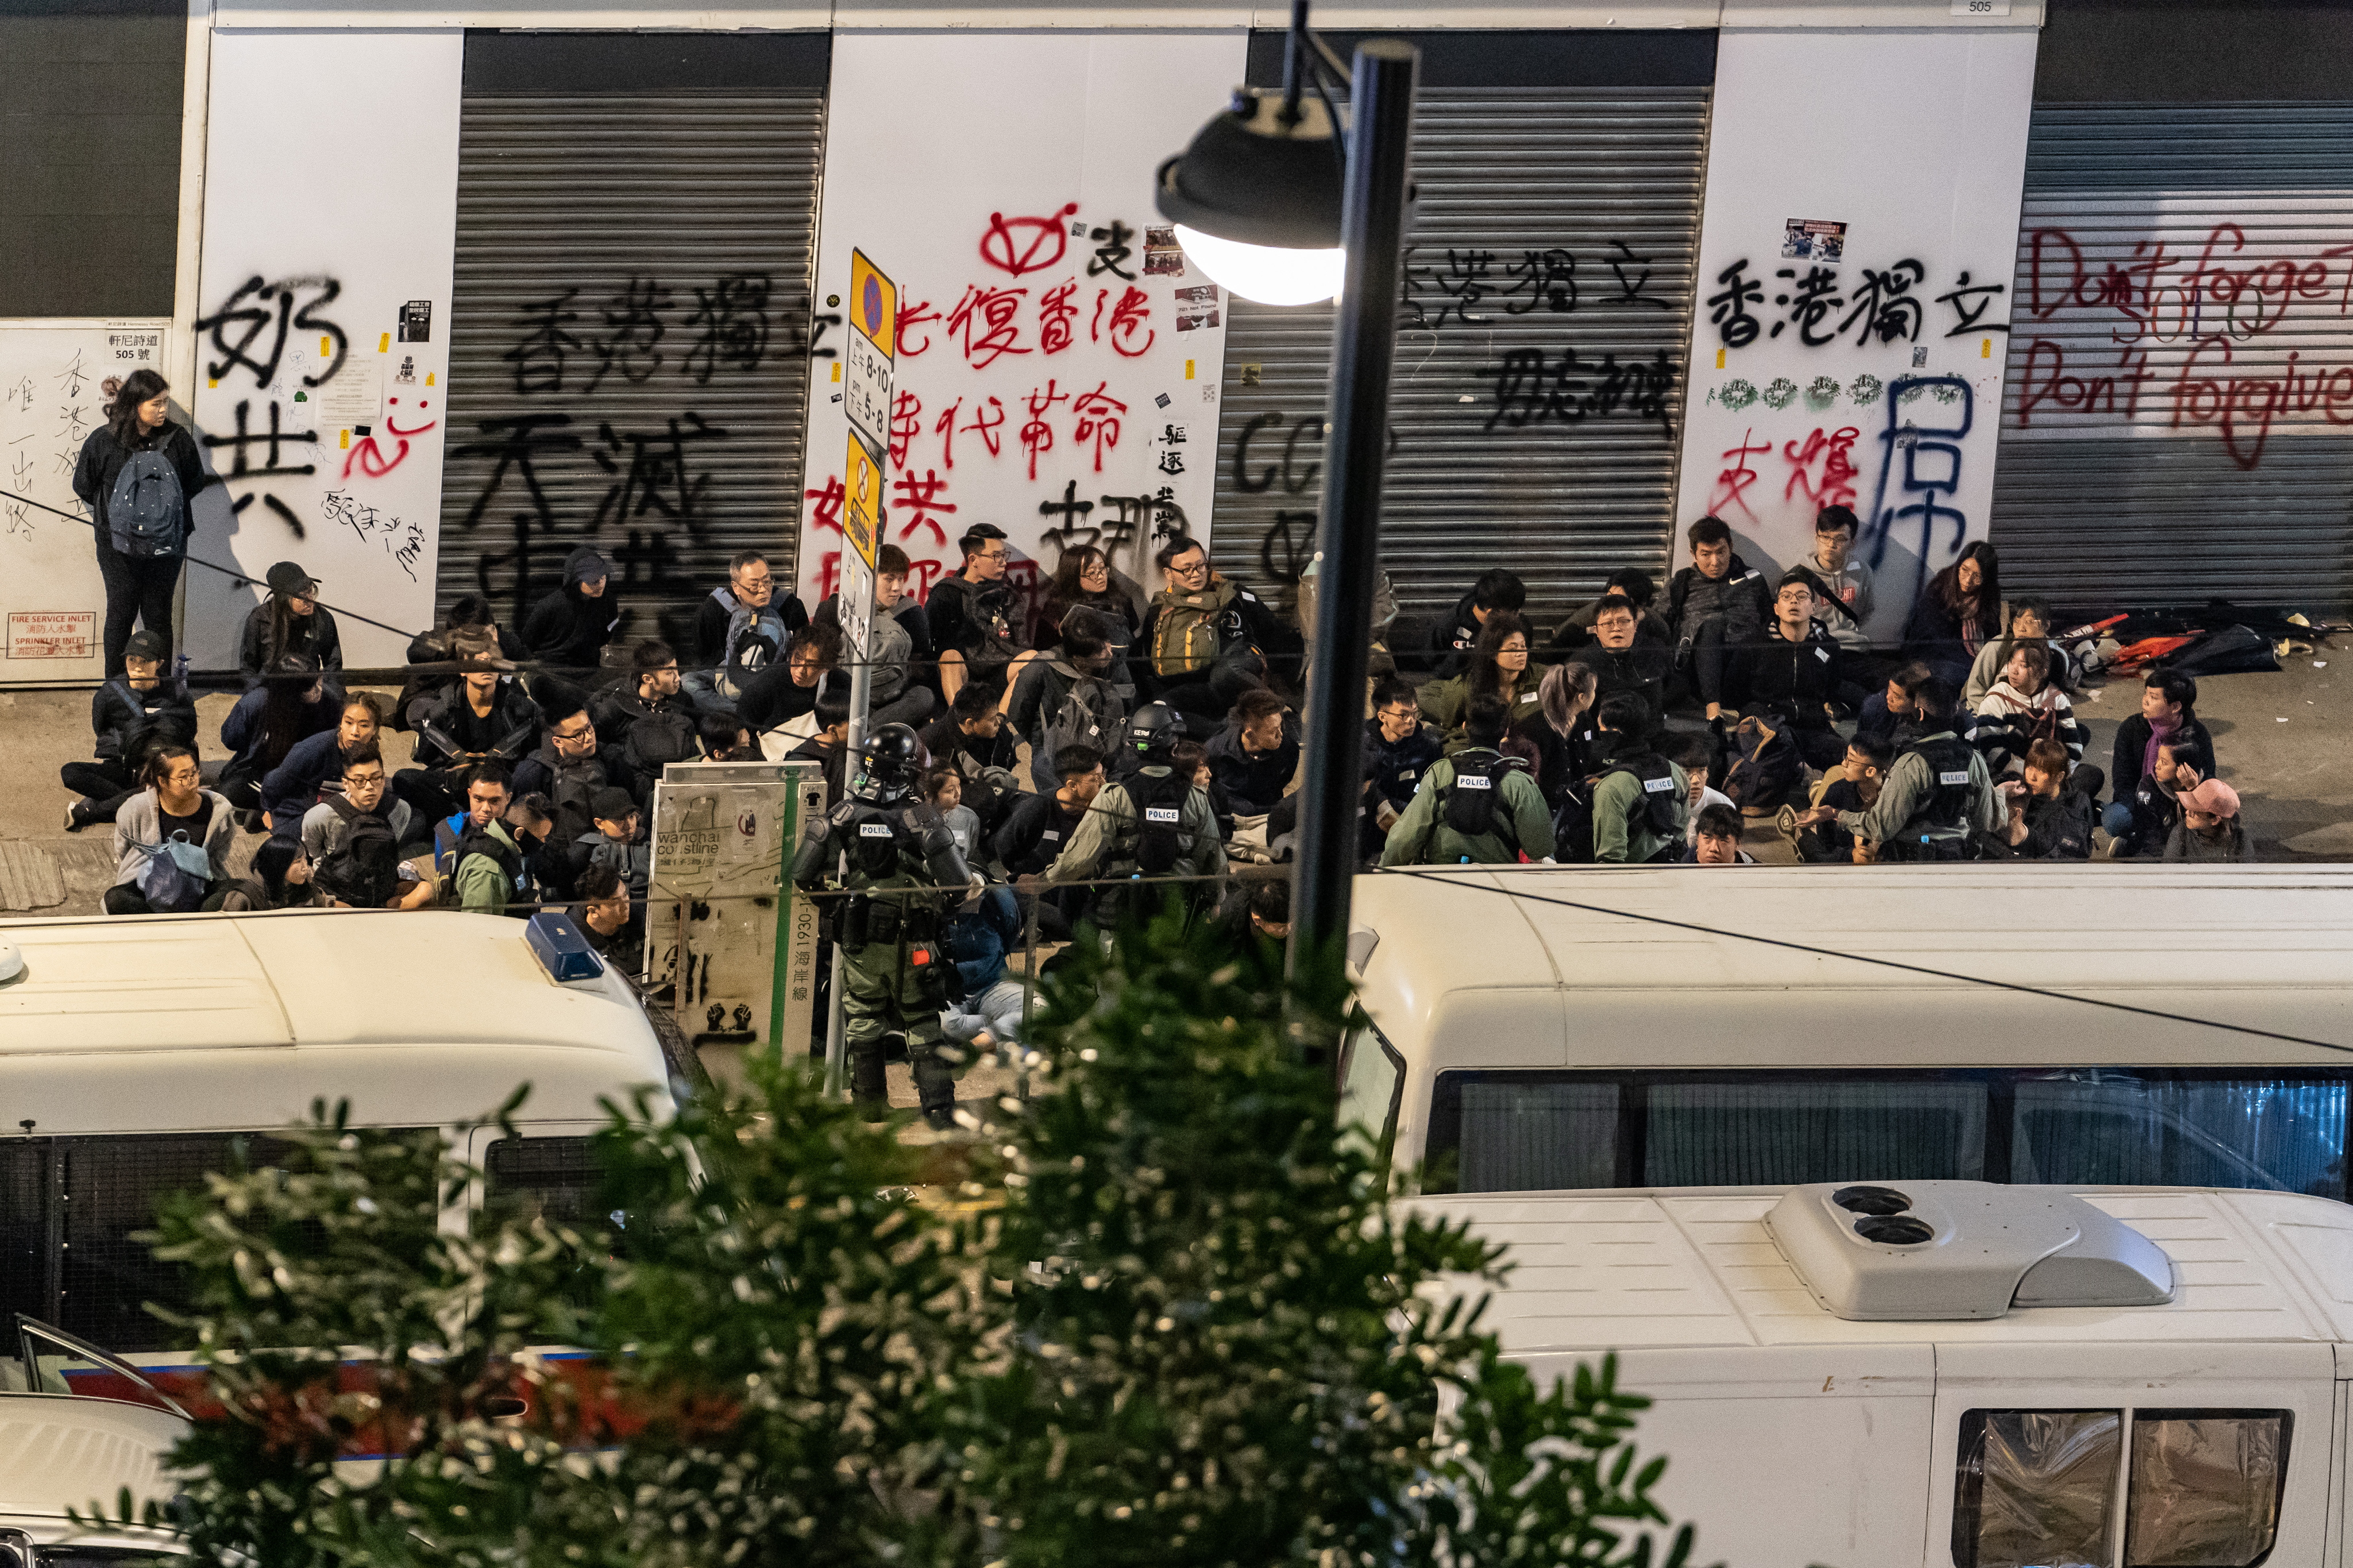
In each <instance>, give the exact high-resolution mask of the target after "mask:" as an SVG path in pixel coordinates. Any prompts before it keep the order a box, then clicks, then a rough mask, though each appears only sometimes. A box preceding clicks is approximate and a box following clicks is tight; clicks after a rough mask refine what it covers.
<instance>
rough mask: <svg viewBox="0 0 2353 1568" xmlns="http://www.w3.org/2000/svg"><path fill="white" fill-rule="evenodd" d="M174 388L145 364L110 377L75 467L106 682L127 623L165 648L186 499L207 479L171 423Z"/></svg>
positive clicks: (187, 527) (184, 434)
mask: <svg viewBox="0 0 2353 1568" xmlns="http://www.w3.org/2000/svg"><path fill="white" fill-rule="evenodd" d="M171 390H172V389H171V387H170V385H169V384H167V383H166V382H165V381H164V378H163V377H162V376H160V375H157V374H155V373H154V372H153V371H152V370H134V371H132V373H131V374H129V375H128V376H125V377H123V378H122V379H121V380H120V381H116V380H114V379H112V378H111V377H110V378H109V379H108V380H107V382H106V383H105V391H106V394H107V395H108V397H109V398H111V402H109V403H108V404H107V405H106V425H105V427H104V428H102V429H98V430H93V431H91V432H90V439H89V440H87V441H84V442H83V443H82V446H81V461H80V462H79V463H77V464H76V465H75V466H74V477H73V489H74V494H76V495H78V496H79V497H80V498H81V500H82V504H83V505H85V506H87V507H89V508H90V517H91V519H92V520H93V521H95V523H96V525H97V527H96V530H95V531H96V532H97V535H98V574H99V576H100V577H101V578H102V579H104V581H105V583H106V673H107V675H108V676H109V677H110V678H111V677H113V676H117V675H120V674H121V673H122V648H123V645H124V644H126V643H128V642H129V641H130V640H131V628H132V624H133V623H134V622H136V623H138V624H140V625H143V626H146V628H147V629H148V630H149V631H152V632H153V633H154V634H155V635H156V636H158V637H162V638H163V639H164V647H165V649H166V650H167V652H168V650H169V649H170V647H172V645H173V637H172V591H173V590H174V588H175V587H177V586H178V585H179V581H180V566H181V563H183V562H185V560H186V559H187V553H188V535H189V534H190V533H191V532H192V531H194V529H195V515H194V513H193V512H192V511H191V510H190V507H189V503H190V502H191V501H192V500H195V494H196V492H197V491H198V490H200V489H204V488H205V487H206V485H208V484H211V483H212V482H213V476H212V475H210V474H207V473H206V472H205V466H204V463H203V461H202V460H201V459H200V458H198V456H197V454H196V438H195V437H194V436H192V435H190V434H189V433H188V431H187V429H186V427H185V426H179V425H174V424H173V423H172V422H171V418H170V414H171V398H170V397H169V396H168V394H169V393H170V392H171Z"/></svg>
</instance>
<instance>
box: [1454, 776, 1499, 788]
mask: <svg viewBox="0 0 2353 1568" xmlns="http://www.w3.org/2000/svg"><path fill="white" fill-rule="evenodd" d="M1454 782H1455V784H1458V785H1460V786H1461V788H1463V789H1493V788H1494V787H1495V781H1494V780H1493V779H1491V778H1489V777H1488V776H1487V775H1486V774H1485V773H1464V774H1463V775H1462V776H1461V777H1460V778H1458V779H1456V780H1455V781H1454Z"/></svg>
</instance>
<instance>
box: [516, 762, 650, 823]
mask: <svg viewBox="0 0 2353 1568" xmlns="http://www.w3.org/2000/svg"><path fill="white" fill-rule="evenodd" d="M559 782H561V783H564V784H572V785H577V786H578V787H577V789H576V790H575V792H574V793H576V794H585V795H594V794H596V791H598V790H600V789H605V788H608V787H609V788H612V789H625V790H628V792H629V794H630V795H631V797H632V798H634V797H635V796H636V795H637V793H638V792H637V788H636V785H637V780H636V779H634V778H632V777H631V776H630V775H629V770H628V766H627V765H626V764H624V763H622V761H621V754H620V753H619V752H608V751H607V750H605V748H604V747H603V746H602V745H601V744H600V745H599V746H598V747H597V748H596V752H595V754H594V755H591V756H586V757H576V758H559V757H557V756H556V754H555V742H554V741H542V742H540V743H539V749H538V750H537V751H534V752H532V753H531V755H529V756H527V757H525V758H524V759H523V760H522V762H520V763H516V764H515V771H514V793H515V797H516V798H517V799H521V798H522V796H524V795H546V796H547V797H548V798H549V799H550V800H553V801H555V802H556V804H557V805H563V804H565V802H564V801H563V800H560V799H558V798H557V784H559ZM645 804H646V803H645V802H644V801H642V800H639V801H638V805H639V806H640V807H643V806H644V805H645ZM556 820H557V827H558V831H557V832H556V833H555V834H554V835H553V836H552V837H553V838H554V842H556V843H557V844H570V843H572V842H573V841H574V840H575V839H577V838H578V837H580V835H581V834H583V833H586V831H588V826H583V825H575V824H573V823H569V822H565V820H564V819H563V816H562V815H561V814H560V813H559V814H558V816H557V819H556Z"/></svg>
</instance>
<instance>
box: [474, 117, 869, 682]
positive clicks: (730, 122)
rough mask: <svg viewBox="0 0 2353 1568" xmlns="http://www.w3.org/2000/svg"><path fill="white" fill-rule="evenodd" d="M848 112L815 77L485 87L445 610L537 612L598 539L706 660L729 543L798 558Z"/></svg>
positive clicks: (628, 586) (786, 562)
mask: <svg viewBox="0 0 2353 1568" xmlns="http://www.w3.org/2000/svg"><path fill="white" fill-rule="evenodd" d="M824 125H825V99H824V94H823V92H822V91H820V90H815V89H802V90H788V89H777V90H767V89H763V90H757V91H738V90H729V91H691V90H670V91H662V92H658V93H649V94H626V93H596V94H587V95H565V94H559V93H500V94H496V95H474V94H471V93H470V94H469V96H468V98H467V99H466V100H465V104H464V109H463V115H462V132H461V142H460V146H459V176H458V258H457V287H456V296H455V306H454V309H453V310H452V312H451V314H452V317H453V320H452V321H451V323H450V374H449V382H450V386H449V395H450V402H449V409H450V416H451V420H452V434H451V442H450V449H449V458H448V468H447V469H446V472H445V476H444V479H443V483H442V509H441V522H442V528H441V564H440V594H439V602H440V605H441V606H442V607H443V608H444V609H446V608H447V607H448V603H449V601H450V600H451V599H452V598H453V597H455V596H456V595H459V594H464V593H470V592H486V593H488V594H490V595H491V600H492V603H493V605H495V606H496V609H497V613H498V614H499V615H500V616H501V618H502V619H503V618H504V617H507V616H513V617H515V619H516V620H520V618H521V616H522V611H523V609H524V607H525V606H526V605H528V604H529V603H530V601H531V600H532V599H533V597H535V596H536V595H539V594H543V593H545V592H546V591H547V590H549V589H550V588H552V587H554V586H555V584H557V582H558V581H559V580H560V577H561V573H562V567H563V562H564V557H565V554H566V553H567V552H570V551H571V550H572V549H573V548H574V547H575V546H576V545H579V544H582V543H593V544H595V545H596V547H597V549H598V550H600V551H601V552H603V553H604V555H605V556H606V558H607V562H608V563H609V565H610V568H611V574H612V582H613V589H612V590H611V591H616V592H617V593H618V594H619V595H620V596H621V604H622V605H623V607H624V608H625V609H627V610H628V612H629V616H628V620H627V621H626V622H625V623H624V626H623V628H622V629H623V633H624V634H625V635H626V636H629V637H646V636H653V635H657V634H659V635H660V636H662V637H665V638H666V639H668V640H669V641H670V642H671V643H672V644H673V645H674V646H676V647H679V648H680V650H681V657H684V658H691V657H692V652H691V629H690V628H691V622H692V617H693V612H694V608H695V605H696V603H697V601H699V600H700V598H701V597H702V595H705V594H708V593H709V592H710V591H711V590H712V588H713V587H715V586H717V585H718V584H721V583H723V581H725V578H726V563H727V560H728V557H729V556H731V555H733V553H734V552H737V551H739V550H744V549H747V548H758V549H760V550H764V551H765V552H768V554H769V555H770V557H771V558H772V560H774V562H775V563H776V574H777V575H778V576H779V577H780V578H783V579H785V580H786V581H789V580H790V574H791V558H792V550H793V539H794V532H795V523H796V521H797V517H798V513H799V500H800V496H799V491H800V479H801V435H802V428H803V425H804V420H803V412H804V405H805V404H806V402H807V392H808V363H809V353H810V350H811V344H810V342H809V325H810V307H809V287H810V267H811V249H812V239H813V237H814V232H815V228H816V221H817V189H818V170H819V167H820V163H821V153H822V149H823V137H824ZM828 346H829V345H827V344H825V343H823V342H820V343H819V344H818V345H817V347H818V350H819V352H824V351H825V350H826V349H827V348H828ZM507 624H509V625H512V624H513V623H512V621H510V622H508V623H507Z"/></svg>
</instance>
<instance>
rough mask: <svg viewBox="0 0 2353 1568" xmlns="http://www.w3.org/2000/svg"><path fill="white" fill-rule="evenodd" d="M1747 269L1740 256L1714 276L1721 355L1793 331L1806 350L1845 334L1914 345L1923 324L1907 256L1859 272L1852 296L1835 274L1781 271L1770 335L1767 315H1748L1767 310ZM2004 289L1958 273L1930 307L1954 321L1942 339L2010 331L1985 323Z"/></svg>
mask: <svg viewBox="0 0 2353 1568" xmlns="http://www.w3.org/2000/svg"><path fill="white" fill-rule="evenodd" d="M1749 265H1750V264H1749V261H1748V258H1746V257H1743V258H1740V259H1739V260H1737V261H1736V262H1734V263H1733V264H1732V265H1731V266H1729V267H1727V268H1725V269H1724V270H1723V271H1721V272H1719V273H1717V274H1716V275H1715V281H1716V282H1717V284H1718V285H1720V287H1719V288H1718V289H1717V290H1716V292H1715V293H1713V294H1711V295H1709V296H1708V297H1707V307H1708V320H1709V321H1712V322H1714V323H1715V329H1716V334H1717V336H1718V337H1719V338H1720V339H1721V340H1722V342H1723V343H1724V346H1725V347H1726V348H1731V349H1744V348H1746V347H1747V346H1748V345H1749V344H1751V343H1753V342H1756V341H1757V339H1758V338H1759V337H1766V338H1778V337H1779V336H1780V335H1781V334H1782V333H1783V332H1784V331H1787V330H1788V329H1789V328H1791V327H1795V328H1796V329H1797V335H1798V342H1800V343H1802V344H1804V345H1805V346H1806V347H1807V348H1810V349H1818V348H1826V347H1828V346H1829V345H1831V343H1834V342H1838V341H1839V339H1841V337H1845V336H1847V335H1848V334H1850V333H1852V336H1853V341H1854V342H1855V343H1856V344H1857V345H1858V346H1860V345H1862V344H1864V343H1871V342H1880V343H1894V342H1919V341H1920V333H1921V331H1922V330H1923V329H1924V328H1925V327H1926V324H1927V306H1928V303H1929V301H1928V300H1926V299H1925V298H1924V296H1923V295H1921V294H1919V293H1915V289H1919V288H1921V287H1922V286H1923V285H1924V284H1925V283H1926V281H1927V277H1928V268H1926V265H1924V264H1923V263H1922V262H1921V261H1920V260H1919V259H1918V258H1915V257H1909V256H1907V257H1905V258H1904V259H1903V260H1901V261H1898V262H1897V263H1895V265H1894V266H1893V267H1890V268H1885V269H1884V270H1881V269H1877V268H1869V267H1865V268H1860V269H1859V270H1860V272H1861V280H1860V281H1859V282H1858V283H1856V284H1855V286H1854V287H1853V288H1852V289H1847V288H1844V287H1843V286H1842V285H1841V282H1840V279H1839V272H1838V269H1837V268H1833V267H1823V266H1820V264H1817V263H1809V264H1808V265H1807V266H1806V267H1805V268H1802V269H1800V268H1796V267H1784V268H1778V270H1777V271H1776V272H1775V274H1774V276H1775V277H1776V278H1778V279H1781V287H1780V289H1779V290H1778V292H1776V293H1775V294H1774V296H1773V307H1772V308H1773V310H1774V311H1776V312H1778V319H1777V320H1774V321H1773V322H1772V325H1771V327H1770V329H1769V330H1768V329H1767V326H1766V320H1767V318H1766V316H1765V315H1763V314H1760V313H1759V312H1758V311H1756V310H1750V309H1749V307H1750V306H1752V305H1756V306H1761V305H1763V304H1764V303H1765V289H1766V285H1765V283H1764V281H1763V280H1762V279H1757V278H1751V277H1750V276H1749V275H1748V268H1749ZM2006 289H2007V285H2004V284H2000V283H1978V284H1972V283H1970V281H1969V275H1968V273H1967V272H1963V273H1961V274H1960V275H1959V277H1958V278H1957V279H1956V280H1955V282H1954V284H1953V287H1952V288H1951V289H1949V290H1947V292H1945V293H1942V294H1939V295H1937V296H1936V298H1935V300H1934V302H1935V303H1936V304H1938V305H1942V306H1944V307H1946V308H1947V310H1951V311H1952V313H1953V315H1954V317H1955V319H1956V322H1957V324H1956V325H1955V326H1954V327H1953V328H1952V329H1951V330H1950V331H1947V332H1946V333H1945V336H1947V337H1948V338H1957V337H1964V336H1967V335H1968V334H1969V333H1971V332H2006V331H2010V327H2009V324H2008V323H2007V322H2000V321H1986V320H1985V317H1986V315H1987V314H1988V313H1989V311H1990V310H1992V308H1993V302H1994V299H1995V297H1996V296H1997V295H2000V294H2001V293H2004V292H2005V291H2006Z"/></svg>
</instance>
